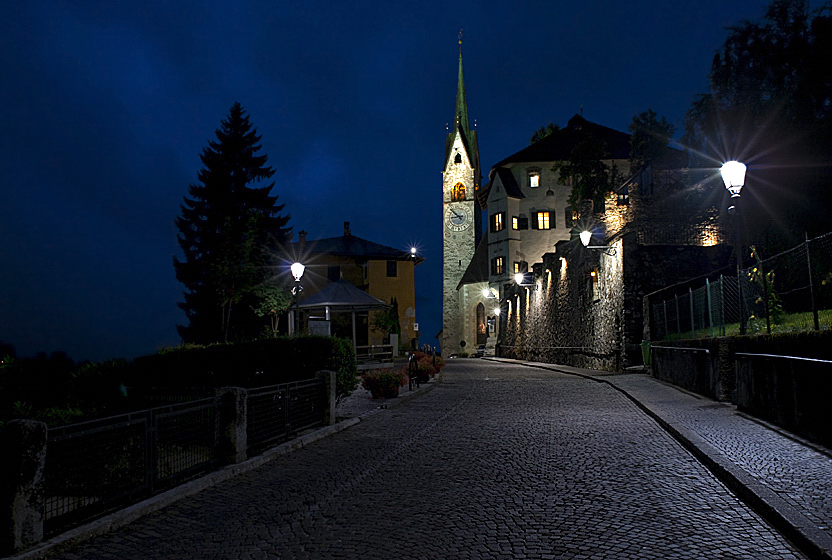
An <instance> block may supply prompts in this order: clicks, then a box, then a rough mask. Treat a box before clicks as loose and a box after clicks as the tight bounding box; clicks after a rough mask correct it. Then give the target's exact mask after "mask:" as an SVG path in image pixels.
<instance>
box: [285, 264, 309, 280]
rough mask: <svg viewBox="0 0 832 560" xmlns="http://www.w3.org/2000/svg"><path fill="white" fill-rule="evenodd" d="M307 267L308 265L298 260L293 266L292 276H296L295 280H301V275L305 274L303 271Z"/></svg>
mask: <svg viewBox="0 0 832 560" xmlns="http://www.w3.org/2000/svg"><path fill="white" fill-rule="evenodd" d="M305 269H306V267H305V266H303V265H302V264H300V263H299V262H296V263H294V264H293V265H292V266H291V270H292V276H294V278H295V282H300V277H301V276H303V271H304V270H305ZM284 270H285V269H284Z"/></svg>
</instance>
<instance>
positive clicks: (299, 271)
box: [289, 262, 306, 334]
mask: <svg viewBox="0 0 832 560" xmlns="http://www.w3.org/2000/svg"><path fill="white" fill-rule="evenodd" d="M290 269H291V271H292V276H293V277H294V279H295V285H294V286H292V297H293V298H294V300H295V301H294V304H295V305H294V306H295V313H294V314H291V313H290V314H289V318H290V320H289V334H294V332H295V321H297V322H298V323H299V322H300V321H299V319H300V317H297V319H296V316H297V315H298V296H299V295H300V293H301V292H302V291H303V286H301V285H300V279H301V278H302V277H303V271H304V270H305V269H306V267H305V266H303V265H302V264H301V263H299V262H296V263H293V264H292V266H291V267H290Z"/></svg>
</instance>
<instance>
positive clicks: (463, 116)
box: [454, 31, 471, 136]
mask: <svg viewBox="0 0 832 560" xmlns="http://www.w3.org/2000/svg"><path fill="white" fill-rule="evenodd" d="M457 123H458V124H460V125H461V126H462V131H463V133H464V134H465V136H470V132H471V128H470V126H469V124H468V103H467V102H466V101H465V81H464V80H463V79H462V31H460V32H459V81H458V82H457V86H456V112H454V125H456V124H457Z"/></svg>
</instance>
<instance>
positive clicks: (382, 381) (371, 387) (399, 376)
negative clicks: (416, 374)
mask: <svg viewBox="0 0 832 560" xmlns="http://www.w3.org/2000/svg"><path fill="white" fill-rule="evenodd" d="M406 384H407V374H405V373H404V372H402V371H394V370H392V369H388V368H385V369H374V370H370V371H368V372H366V373H364V374H363V375H362V376H361V386H362V387H364V388H365V389H367V390H368V391H370V394H372V395H373V398H374V399H382V398H383V399H389V398H393V397H396V396H398V394H399V387H403V386H404V385H406Z"/></svg>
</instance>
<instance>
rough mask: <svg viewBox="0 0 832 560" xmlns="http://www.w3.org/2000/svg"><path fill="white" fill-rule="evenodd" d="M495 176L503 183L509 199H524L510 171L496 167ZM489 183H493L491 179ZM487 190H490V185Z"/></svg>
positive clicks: (524, 196)
mask: <svg viewBox="0 0 832 560" xmlns="http://www.w3.org/2000/svg"><path fill="white" fill-rule="evenodd" d="M497 176H498V177H499V178H500V181H501V182H502V183H503V187H504V188H505V189H506V195H507V196H509V197H511V198H526V195H524V194H523V191H521V190H520V185H518V184H517V180H516V179H515V178H514V173H512V172H511V170H510V169H507V168H505V167H498V168H497ZM491 182H492V183H493V182H494V180H493V179H492V180H491ZM488 190H491V185H489V186H488Z"/></svg>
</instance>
